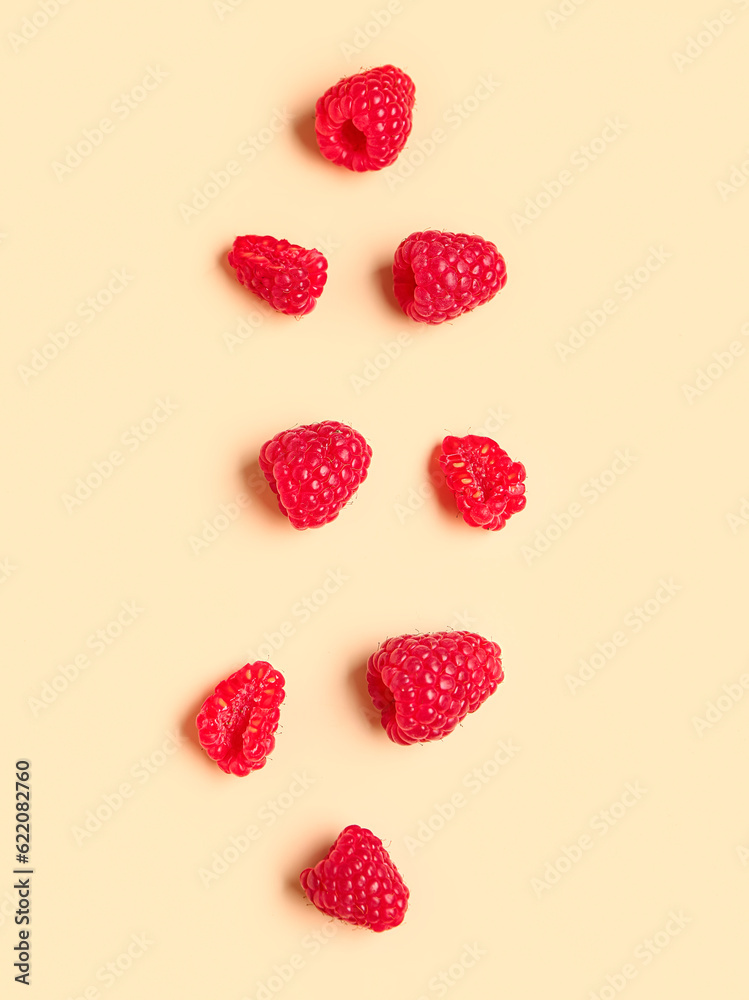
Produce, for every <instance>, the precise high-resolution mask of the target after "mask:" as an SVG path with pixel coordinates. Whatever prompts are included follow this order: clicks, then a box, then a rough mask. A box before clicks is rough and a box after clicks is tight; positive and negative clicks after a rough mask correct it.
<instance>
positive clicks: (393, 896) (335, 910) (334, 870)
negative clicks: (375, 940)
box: [299, 826, 409, 931]
mask: <svg viewBox="0 0 749 1000" xmlns="http://www.w3.org/2000/svg"><path fill="white" fill-rule="evenodd" d="M299 879H300V881H301V883H302V887H303V889H304V891H305V892H306V893H307V896H308V898H309V899H310V900H311V901H312V902H313V903H314V904H315V906H316V907H317V908H318V910H322V912H323V913H327V914H328V916H329V917H338V919H339V920H345V921H346V922H347V923H349V924H356V925H357V926H359V927H370V928H371V929H372V930H373V931H387V930H389V929H390V928H391V927H397V926H398V924H399V923H401V921H402V920H403V918H404V917H405V915H406V910H407V909H408V896H409V893H408V888H407V887H406V884H405V883H404V881H403V879H402V878H401V876H400V872H399V871H398V869H397V868H396V867H395V865H394V864H393V862H392V861H391V860H390V855H389V854H388V852H387V851H386V850H385V848H384V847H383V846H382V841H381V840H380V838H379V837H375V835H374V834H373V833H372V831H371V830H367V829H365V828H364V827H361V826H347V827H346V829H345V830H343V832H342V833H340V834H339V835H338V839H337V840H336V842H335V843H334V844H333V846H332V847H331V848H330V850H329V851H328V853H327V855H326V856H325V857H324V858H323V860H322V861H319V862H318V863H317V864H316V865H315V867H314V868H305V869H304V871H303V872H302V874H301V875H300V876H299Z"/></svg>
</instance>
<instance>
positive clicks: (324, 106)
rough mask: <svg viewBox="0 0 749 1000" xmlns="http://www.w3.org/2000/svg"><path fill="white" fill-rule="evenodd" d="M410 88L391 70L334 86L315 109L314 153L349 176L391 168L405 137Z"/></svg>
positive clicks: (411, 97)
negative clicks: (353, 172)
mask: <svg viewBox="0 0 749 1000" xmlns="http://www.w3.org/2000/svg"><path fill="white" fill-rule="evenodd" d="M414 92H415V90H414V84H413V80H412V79H411V77H410V76H407V75H406V74H405V73H404V72H403V70H401V69H397V67H395V66H379V67H377V69H369V70H367V71H366V72H363V73H355V74H354V75H353V76H347V77H345V78H344V79H343V80H339V82H338V83H336V84H334V85H333V86H332V87H330V88H329V89H328V90H326V91H325V93H324V94H323V95H322V97H320V98H319V99H318V101H317V105H316V106H315V132H316V133H317V142H318V144H319V146H320V152H321V153H322V155H323V156H324V157H326V158H327V159H328V160H332V161H333V163H340V164H342V166H344V167H348V169H349V170H356V171H362V170H382V168H383V167H389V166H390V164H391V163H394V162H395V160H396V159H397V157H398V154H399V153H400V151H401V150H402V149H403V147H404V146H405V145H406V140H407V139H408V136H409V135H410V133H411V125H412V124H413V122H412V111H413V106H414Z"/></svg>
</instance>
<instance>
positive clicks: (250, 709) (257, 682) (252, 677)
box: [197, 660, 285, 776]
mask: <svg viewBox="0 0 749 1000" xmlns="http://www.w3.org/2000/svg"><path fill="white" fill-rule="evenodd" d="M283 685H284V681H283V676H282V675H281V674H280V673H279V672H278V671H277V670H274V669H273V667H272V666H271V665H270V663H266V662H265V661H264V660H258V661H257V663H247V664H246V665H245V666H244V667H242V669H241V670H237V671H235V672H234V673H233V674H231V676H229V677H227V678H226V680H224V681H221V682H220V683H219V684H217V685H216V691H215V693H214V694H212V695H210V697H208V698H206V700H205V701H204V702H203V707H202V708H201V709H200V712H199V713H198V718H197V726H198V736H199V737H200V745H201V746H202V747H203V749H204V750H205V752H206V753H207V754H208V756H209V757H210V758H211V759H212V760H215V761H216V763H217V764H218V766H219V767H220V768H221V770H222V771H225V772H226V773H227V774H238V775H241V776H243V775H246V774H249V773H250V771H257V770H259V769H260V768H261V767H265V764H266V759H267V756H268V754H269V753H270V752H271V751H272V750H273V747H274V746H275V745H276V737H275V732H276V729H277V728H278V716H279V707H280V705H281V702H282V701H283V699H284V695H285V692H284V686H283Z"/></svg>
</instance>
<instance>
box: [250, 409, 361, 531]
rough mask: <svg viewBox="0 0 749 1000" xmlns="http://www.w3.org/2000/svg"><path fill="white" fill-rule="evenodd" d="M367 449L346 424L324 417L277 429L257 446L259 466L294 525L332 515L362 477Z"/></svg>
mask: <svg viewBox="0 0 749 1000" xmlns="http://www.w3.org/2000/svg"><path fill="white" fill-rule="evenodd" d="M371 457H372V449H371V448H370V447H369V445H368V444H367V442H366V441H365V440H364V438H363V437H362V436H361V434H359V433H358V432H357V431H355V430H354V429H353V428H351V427H347V426H346V424H340V423H338V421H337V420H325V421H324V422H323V423H319V424H307V425H305V426H302V427H294V428H292V429H291V430H288V431H281V432H280V434H276V436H275V437H274V438H271V440H270V441H266V442H265V444H264V445H263V447H262V449H261V450H260V468H261V469H262V470H263V474H264V475H265V478H266V479H267V480H268V482H269V483H270V488H271V489H272V490H273V492H274V493H275V494H276V496H277V497H278V506H279V507H280V508H281V513H282V514H285V515H286V516H287V517H288V519H289V520H290V521H291V523H292V524H293V525H294V527H295V528H299V529H300V530H302V529H304V528H319V527H320V526H321V525H323V524H327V523H328V522H329V521H333V520H334V519H335V518H336V517H338V515H339V513H340V512H341V508H342V507H343V506H344V505H345V504H347V503H348V502H349V500H350V499H351V498H352V497H353V495H354V494H355V493H356V491H357V490H358V489H359V486H360V485H361V484H362V483H363V482H364V480H365V479H366V478H367V469H368V468H369V462H370V459H371Z"/></svg>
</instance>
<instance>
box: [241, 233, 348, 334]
mask: <svg viewBox="0 0 749 1000" xmlns="http://www.w3.org/2000/svg"><path fill="white" fill-rule="evenodd" d="M228 260H229V263H230V264H231V266H232V267H233V268H234V270H235V271H236V272H237V281H238V282H239V283H240V284H241V285H244V286H245V288H249V289H250V291H251V292H254V293H255V295H259V296H260V298H261V299H265V301H266V302H267V303H269V305H271V306H273V308H274V309H276V310H277V311H278V312H282V313H286V314H287V315H288V316H305V315H306V314H307V313H308V312H312V310H313V309H314V308H315V304H316V302H317V300H318V299H319V298H320V295H321V293H322V290H323V287H324V286H325V282H326V281H327V278H328V262H327V260H326V259H325V257H323V255H322V254H321V253H320V251H319V250H305V249H304V247H300V246H297V245H296V244H295V243H289V241H288V240H277V239H276V238H275V237H274V236H237V238H236V239H235V240H234V245H233V246H232V248H231V250H230V251H229V255H228Z"/></svg>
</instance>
